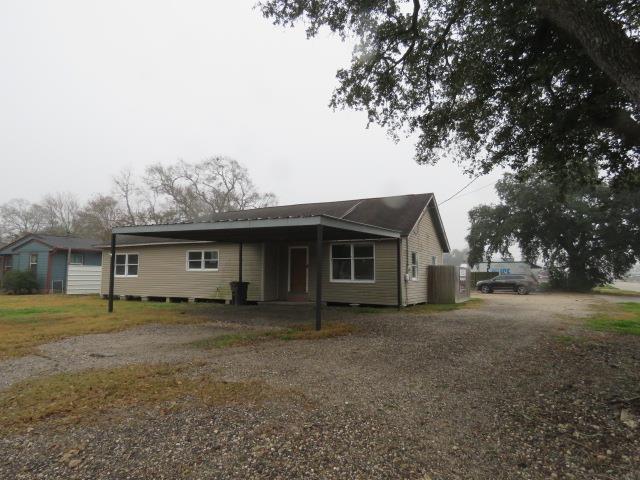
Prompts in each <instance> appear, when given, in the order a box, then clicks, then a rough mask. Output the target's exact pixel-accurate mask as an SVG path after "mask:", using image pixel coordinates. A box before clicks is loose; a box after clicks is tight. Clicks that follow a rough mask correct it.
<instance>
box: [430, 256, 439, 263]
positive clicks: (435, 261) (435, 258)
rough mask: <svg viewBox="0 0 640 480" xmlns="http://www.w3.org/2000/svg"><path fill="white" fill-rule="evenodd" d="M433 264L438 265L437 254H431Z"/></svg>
mask: <svg viewBox="0 0 640 480" xmlns="http://www.w3.org/2000/svg"><path fill="white" fill-rule="evenodd" d="M431 265H438V257H437V256H436V255H431Z"/></svg>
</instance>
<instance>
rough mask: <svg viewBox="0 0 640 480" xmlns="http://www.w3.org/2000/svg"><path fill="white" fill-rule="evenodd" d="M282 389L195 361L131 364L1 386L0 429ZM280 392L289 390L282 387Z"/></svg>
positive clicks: (264, 395) (252, 400) (227, 400)
mask: <svg viewBox="0 0 640 480" xmlns="http://www.w3.org/2000/svg"><path fill="white" fill-rule="evenodd" d="M275 393H276V390H275V389H274V388H271V387H269V386H267V385H266V384H264V383H261V382H225V381H221V380H215V379H212V378H211V377H210V376H209V375H198V374H194V368H193V366H192V365H131V366H126V367H118V368H112V369H103V370H88V371H85V372H81V373H73V374H71V373H63V374H58V375H52V376H48V377H43V378H38V379H36V380H29V381H25V382H21V383H19V384H16V385H14V386H13V387H11V388H10V389H8V390H5V391H3V392H0V432H10V431H16V430H21V429H24V428H27V427H29V426H32V425H35V424H37V423H39V422H41V421H44V420H47V421H48V422H50V423H53V424H59V425H60V424H68V423H76V422H81V421H86V420H91V419H94V418H96V417H97V416H99V415H100V414H103V413H105V412H107V411H110V410H114V409H123V408H133V407H138V406H143V405H151V404H161V403H163V402H165V403H168V404H169V408H175V407H177V405H176V403H175V402H179V401H181V400H187V401H188V402H189V404H192V403H193V402H197V403H199V404H203V405H207V406H215V405H228V404H235V403H243V404H259V403H261V402H262V401H264V400H267V399H269V398H271V397H272V396H273V395H274V394H275ZM277 393H278V396H279V397H280V396H282V394H283V393H284V394H286V393H287V392H277Z"/></svg>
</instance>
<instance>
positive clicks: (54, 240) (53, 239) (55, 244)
mask: <svg viewBox="0 0 640 480" xmlns="http://www.w3.org/2000/svg"><path fill="white" fill-rule="evenodd" d="M30 242H38V243H41V244H42V245H45V246H47V247H48V248H49V249H60V250H68V249H71V250H95V251H98V250H99V249H98V248H96V244H98V243H100V242H99V241H98V240H95V239H92V238H82V237H73V236H62V235H44V234H37V233H27V234H26V235H23V236H22V237H20V238H18V239H17V240H14V241H13V242H11V243H9V244H8V245H5V246H4V247H3V248H2V249H0V254H4V255H7V254H10V253H12V252H14V251H15V250H17V249H20V248H22V247H23V246H25V245H26V244H27V243H30Z"/></svg>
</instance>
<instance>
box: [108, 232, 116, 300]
mask: <svg viewBox="0 0 640 480" xmlns="http://www.w3.org/2000/svg"><path fill="white" fill-rule="evenodd" d="M115 274H116V234H115V233H112V234H111V264H110V265H109V313H111V312H113V283H114V277H115Z"/></svg>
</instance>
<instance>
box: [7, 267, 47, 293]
mask: <svg viewBox="0 0 640 480" xmlns="http://www.w3.org/2000/svg"><path fill="white" fill-rule="evenodd" d="M2 288H3V289H4V290H5V291H7V292H10V293H15V294H18V295H19V294H21V293H31V292H33V291H37V290H38V281H37V280H36V276H35V275H34V274H33V273H32V272H18V271H9V272H6V273H5V274H4V278H3V279H2Z"/></svg>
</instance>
